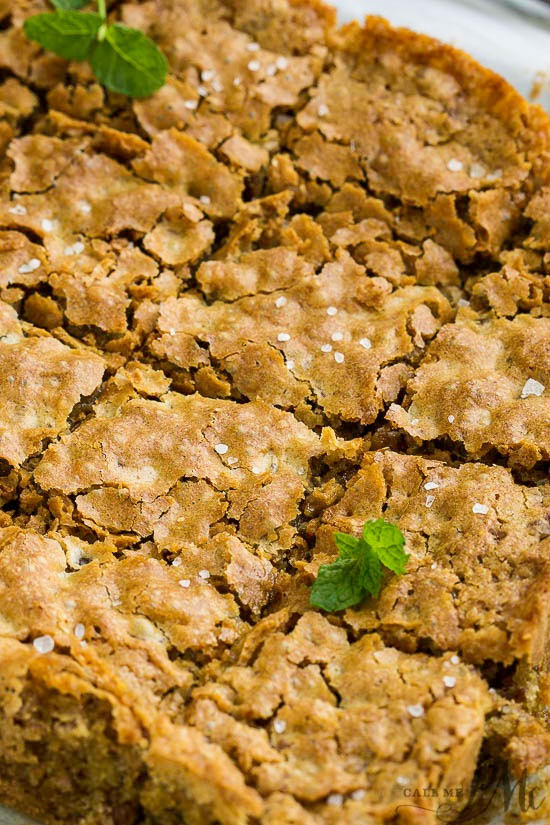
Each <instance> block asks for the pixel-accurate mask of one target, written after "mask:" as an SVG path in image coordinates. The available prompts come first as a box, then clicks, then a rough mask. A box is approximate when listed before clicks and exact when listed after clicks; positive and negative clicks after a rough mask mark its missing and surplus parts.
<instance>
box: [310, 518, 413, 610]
mask: <svg viewBox="0 0 550 825" xmlns="http://www.w3.org/2000/svg"><path fill="white" fill-rule="evenodd" d="M334 540H335V542H336V547H337V548H338V558H337V560H336V561H335V562H333V564H322V565H321V567H320V568H319V573H318V574H317V578H316V579H315V582H314V583H313V587H312V588H311V595H310V604H311V605H312V606H313V607H320V608H322V609H323V610H327V611H329V612H333V611H335V610H345V609H346V608H347V607H354V605H357V604H359V603H360V602H362V601H363V599H364V598H365V597H366V596H367V595H369V594H370V595H371V596H374V597H377V596H378V594H379V593H380V588H381V587H382V578H383V567H386V568H387V569H388V570H391V571H392V572H393V573H395V574H396V575H402V574H403V573H404V572H405V570H406V566H407V561H408V559H409V556H408V554H407V553H405V550H404V549H403V548H404V545H405V539H404V537H403V534H402V533H401V531H400V530H399V529H398V528H397V527H396V526H395V525H394V524H390V523H389V522H387V521H384V519H376V520H374V521H367V522H366V523H365V526H364V527H363V535H362V537H361V538H359V539H357V538H355V536H350V535H348V534H347V533H335V534H334Z"/></svg>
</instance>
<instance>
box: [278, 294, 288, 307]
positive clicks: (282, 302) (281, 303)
mask: <svg viewBox="0 0 550 825" xmlns="http://www.w3.org/2000/svg"><path fill="white" fill-rule="evenodd" d="M285 304H286V298H285V296H284V295H281V296H280V297H279V298H277V300H276V301H275V306H276V307H277V309H280V308H281V307H284V305H285Z"/></svg>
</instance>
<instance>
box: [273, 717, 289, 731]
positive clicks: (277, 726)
mask: <svg viewBox="0 0 550 825" xmlns="http://www.w3.org/2000/svg"><path fill="white" fill-rule="evenodd" d="M273 730H274V731H275V733H284V732H285V730H286V722H285V721H284V720H283V719H275V721H274V722H273Z"/></svg>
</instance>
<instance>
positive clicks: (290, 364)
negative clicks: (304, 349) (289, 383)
mask: <svg viewBox="0 0 550 825" xmlns="http://www.w3.org/2000/svg"><path fill="white" fill-rule="evenodd" d="M286 367H287V369H289V370H293V369H294V361H293V360H292V358H289V359H288V361H287V362H286Z"/></svg>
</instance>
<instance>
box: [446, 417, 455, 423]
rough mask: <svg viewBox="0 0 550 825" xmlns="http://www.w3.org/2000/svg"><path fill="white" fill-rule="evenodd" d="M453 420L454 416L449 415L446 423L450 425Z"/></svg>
mask: <svg viewBox="0 0 550 825" xmlns="http://www.w3.org/2000/svg"><path fill="white" fill-rule="evenodd" d="M454 420H455V417H454V415H449V416H448V417H447V421H448V422H449V424H452V423H453V421H454Z"/></svg>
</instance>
